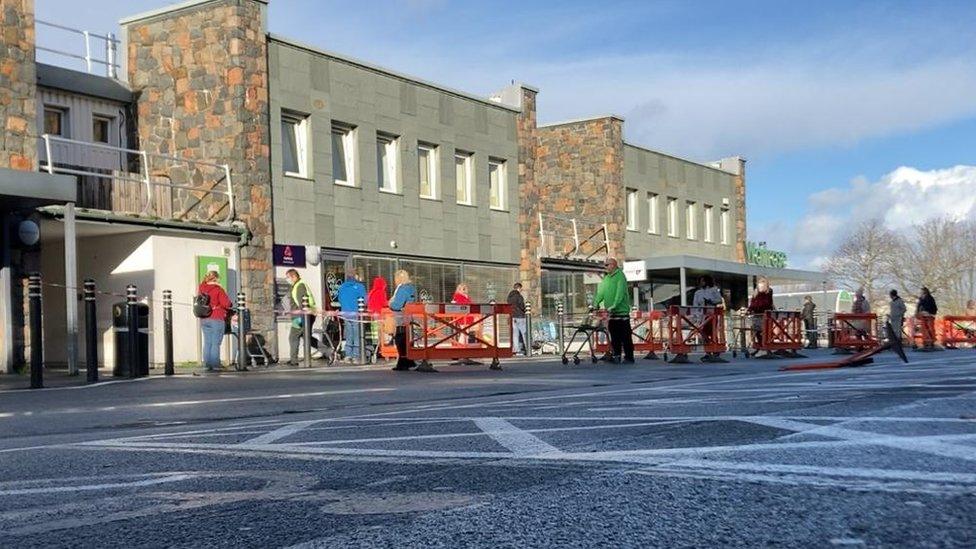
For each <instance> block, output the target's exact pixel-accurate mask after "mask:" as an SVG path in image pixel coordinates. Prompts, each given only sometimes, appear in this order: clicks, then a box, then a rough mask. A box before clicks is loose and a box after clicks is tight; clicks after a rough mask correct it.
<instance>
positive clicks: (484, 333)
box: [403, 303, 512, 370]
mask: <svg viewBox="0 0 976 549" xmlns="http://www.w3.org/2000/svg"><path fill="white" fill-rule="evenodd" d="M403 312H404V314H406V315H407V316H408V317H409V319H410V326H411V330H410V332H411V334H410V341H411V343H410V345H408V346H407V358H409V359H411V360H419V361H420V368H421V369H424V370H432V369H433V368H431V366H430V362H431V361H432V360H456V359H471V358H491V359H492V361H491V368H492V369H495V370H497V369H501V367H500V366H499V359H502V358H511V356H512V306H511V305H508V304H496V305H489V304H472V305H454V304H451V303H409V304H407V306H406V307H404V308H403Z"/></svg>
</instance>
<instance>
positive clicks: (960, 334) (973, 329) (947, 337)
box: [942, 316, 976, 349]
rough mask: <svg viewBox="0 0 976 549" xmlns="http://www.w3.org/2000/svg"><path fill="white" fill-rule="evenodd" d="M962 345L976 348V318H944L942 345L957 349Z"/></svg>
mask: <svg viewBox="0 0 976 549" xmlns="http://www.w3.org/2000/svg"><path fill="white" fill-rule="evenodd" d="M960 343H962V344H968V345H972V346H973V347H974V348H976V316H945V317H942V345H943V346H945V347H948V348H950V349H955V348H956V345H958V344H960Z"/></svg>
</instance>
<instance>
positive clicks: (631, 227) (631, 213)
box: [627, 189, 638, 231]
mask: <svg viewBox="0 0 976 549" xmlns="http://www.w3.org/2000/svg"><path fill="white" fill-rule="evenodd" d="M637 224H638V218H637V189H627V230H628V231H636V230H637Z"/></svg>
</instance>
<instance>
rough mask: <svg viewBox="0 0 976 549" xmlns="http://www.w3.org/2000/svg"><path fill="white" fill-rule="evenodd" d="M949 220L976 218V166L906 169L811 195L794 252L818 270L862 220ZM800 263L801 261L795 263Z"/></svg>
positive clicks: (903, 225)
mask: <svg viewBox="0 0 976 549" xmlns="http://www.w3.org/2000/svg"><path fill="white" fill-rule="evenodd" d="M945 216H948V217H950V218H953V219H967V218H969V219H972V218H976V166H965V165H960V166H954V167H951V168H944V169H936V170H918V169H916V168H911V167H905V166H902V167H900V168H898V169H896V170H894V171H892V172H891V173H888V174H886V175H885V176H883V177H882V178H881V179H879V180H878V181H873V182H871V181H867V180H865V179H864V178H855V179H853V180H851V182H850V183H849V184H848V185H847V186H846V187H834V188H830V189H826V190H823V191H820V192H817V193H814V194H812V195H810V197H809V199H808V209H807V213H806V214H805V215H804V216H803V217H802V218H801V219H800V220H799V221H798V222H797V224H796V227H795V229H794V236H793V245H792V250H791V251H793V252H794V253H795V254H796V255H795V257H794V259H799V260H800V263H799V265H800V266H803V263H802V262H803V261H805V262H806V266H815V260H816V259H817V258H823V257H826V256H828V255H829V254H830V252H831V251H832V250H833V248H835V247H836V246H837V244H838V243H839V242H840V241H841V239H842V238H844V236H845V235H846V234H847V233H848V231H850V229H851V228H853V227H854V226H856V225H857V224H858V223H859V222H861V221H865V220H868V219H882V220H883V221H884V223H885V226H887V227H888V228H890V229H893V230H904V229H907V228H909V227H911V226H912V225H916V224H918V223H921V222H923V221H926V220H929V219H933V218H938V217H945ZM794 264H798V263H796V261H794Z"/></svg>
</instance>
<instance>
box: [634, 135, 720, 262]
mask: <svg viewBox="0 0 976 549" xmlns="http://www.w3.org/2000/svg"><path fill="white" fill-rule="evenodd" d="M733 180H734V176H733V175H732V174H730V173H727V172H724V171H722V170H719V169H716V168H711V167H709V166H704V165H702V164H696V163H694V162H689V161H687V160H683V159H680V158H675V157H673V156H668V155H665V154H660V153H657V152H654V151H649V150H646V149H641V148H639V147H635V146H632V145H627V144H625V145H624V186H625V187H626V188H628V189H636V190H637V197H638V201H637V212H638V216H637V228H636V230H630V229H628V230H627V236H626V246H627V256H628V258H631V259H641V258H647V257H656V256H668V255H693V256H698V257H706V258H711V259H724V260H731V261H735V260H736V254H735V239H736V236H735V227H736V213H735V209H734V207H733V199H734V197H735V188H734V182H733ZM648 193H655V194H657V195H658V204H657V221H658V230H657V232H655V233H652V232H650V216H651V213H650V207H649V204H648V200H647V197H648ZM669 197H672V198H676V199H678V234H677V236H668V215H667V199H668V198H669ZM689 201H693V202H695V212H696V215H695V222H696V223H695V238H694V239H689V238H688V236H687V232H686V225H687V208H686V205H687V203H688V202H689ZM705 205H710V206H712V207H713V209H712V215H713V218H712V236H713V238H712V242H706V241H705V210H704V206H705ZM723 207H725V208H727V209H728V231H729V243H728V244H722V243H721V211H722V209H723Z"/></svg>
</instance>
